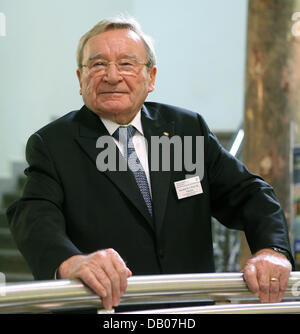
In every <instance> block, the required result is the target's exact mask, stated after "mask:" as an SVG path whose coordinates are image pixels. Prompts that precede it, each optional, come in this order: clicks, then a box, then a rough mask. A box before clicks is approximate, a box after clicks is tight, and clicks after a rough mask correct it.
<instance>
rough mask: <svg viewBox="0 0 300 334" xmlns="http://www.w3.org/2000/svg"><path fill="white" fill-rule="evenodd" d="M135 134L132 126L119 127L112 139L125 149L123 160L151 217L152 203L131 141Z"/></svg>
mask: <svg viewBox="0 0 300 334" xmlns="http://www.w3.org/2000/svg"><path fill="white" fill-rule="evenodd" d="M135 132H136V128H135V127H133V126H132V125H129V126H120V127H119V128H118V129H117V130H116V131H115V132H114V134H113V137H114V138H115V139H117V140H118V141H119V142H121V143H122V144H123V146H124V149H125V148H127V155H126V152H124V157H125V160H126V162H127V163H128V167H129V168H130V170H131V171H132V173H133V175H134V177H135V180H136V183H137V185H138V187H139V189H140V192H141V193H142V196H143V198H144V200H145V203H146V205H147V208H148V211H149V213H150V215H151V216H152V202H151V196H150V190H149V185H148V181H147V177H146V174H145V171H144V169H143V167H142V164H141V162H140V160H139V158H138V156H137V154H136V151H135V149H134V145H133V141H132V137H133V136H134V134H135Z"/></svg>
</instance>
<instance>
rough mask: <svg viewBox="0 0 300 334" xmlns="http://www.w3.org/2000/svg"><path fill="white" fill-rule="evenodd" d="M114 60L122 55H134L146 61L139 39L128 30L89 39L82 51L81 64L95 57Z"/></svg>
mask: <svg viewBox="0 0 300 334" xmlns="http://www.w3.org/2000/svg"><path fill="white" fill-rule="evenodd" d="M97 54H101V55H102V56H103V57H104V58H107V59H109V60H114V59H117V58H120V57H122V55H124V54H130V55H135V56H136V57H137V58H138V59H141V60H146V58H147V54H146V48H145V45H144V42H143V40H142V39H141V37H140V36H139V35H138V34H136V33H135V32H134V31H132V30H129V29H115V30H108V31H105V32H102V33H100V34H98V35H95V36H93V37H91V38H90V39H89V40H88V41H87V43H86V45H85V46H84V50H83V62H86V61H88V60H89V59H90V58H93V57H94V56H95V55H97Z"/></svg>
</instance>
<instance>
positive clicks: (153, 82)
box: [148, 66, 157, 93]
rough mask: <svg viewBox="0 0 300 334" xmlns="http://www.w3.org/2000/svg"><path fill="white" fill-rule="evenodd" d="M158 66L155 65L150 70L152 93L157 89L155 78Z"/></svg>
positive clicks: (150, 89)
mask: <svg viewBox="0 0 300 334" xmlns="http://www.w3.org/2000/svg"><path fill="white" fill-rule="evenodd" d="M156 73H157V67H156V66H153V67H152V68H150V70H149V86H148V93H151V92H153V91H154V89H155V79H156Z"/></svg>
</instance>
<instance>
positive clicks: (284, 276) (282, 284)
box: [279, 270, 290, 301]
mask: <svg viewBox="0 0 300 334" xmlns="http://www.w3.org/2000/svg"><path fill="white" fill-rule="evenodd" d="M289 277H290V271H289V270H288V271H286V272H284V273H281V274H280V278H279V301H281V300H282V299H283V297H284V294H285V291H286V288H287V285H288V282H289Z"/></svg>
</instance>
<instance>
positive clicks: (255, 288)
mask: <svg viewBox="0 0 300 334" xmlns="http://www.w3.org/2000/svg"><path fill="white" fill-rule="evenodd" d="M243 273H244V280H245V282H246V284H247V286H248V288H249V290H250V291H251V292H252V293H253V294H254V295H256V296H258V295H259V285H258V281H257V273H256V268H255V266H254V265H253V264H247V265H246V266H245V268H244V270H243Z"/></svg>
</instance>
